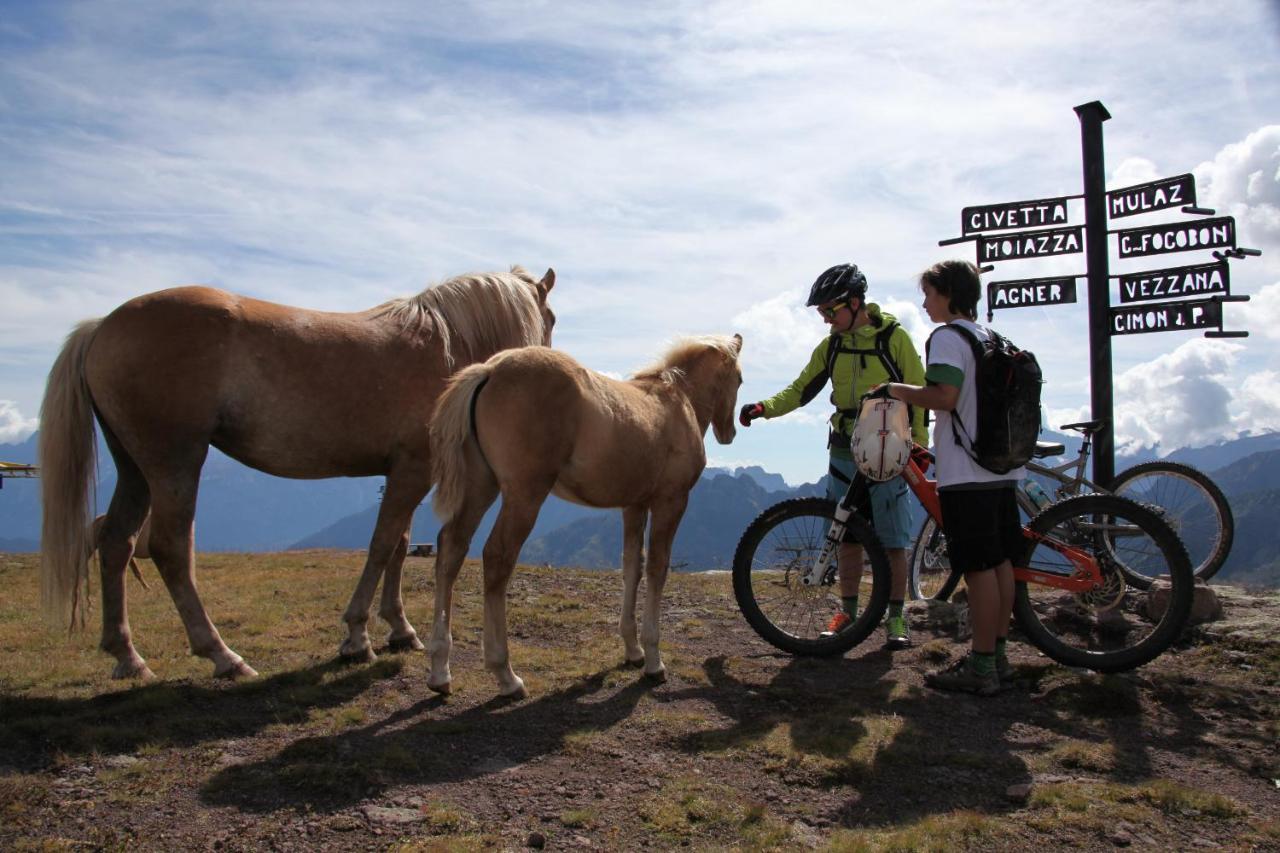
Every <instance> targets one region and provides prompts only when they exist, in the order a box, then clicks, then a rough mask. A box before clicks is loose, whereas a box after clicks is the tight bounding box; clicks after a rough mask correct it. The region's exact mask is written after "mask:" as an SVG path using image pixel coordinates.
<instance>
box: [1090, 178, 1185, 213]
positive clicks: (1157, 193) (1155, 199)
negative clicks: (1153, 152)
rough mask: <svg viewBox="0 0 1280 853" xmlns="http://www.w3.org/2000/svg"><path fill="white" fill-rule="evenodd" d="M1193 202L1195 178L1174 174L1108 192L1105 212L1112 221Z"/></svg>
mask: <svg viewBox="0 0 1280 853" xmlns="http://www.w3.org/2000/svg"><path fill="white" fill-rule="evenodd" d="M1195 203H1196V179H1195V176H1194V175H1177V176H1175V177H1172V178H1161V179H1160V180H1158V181H1151V182H1150V183H1147V184H1138V185H1137V186H1132V187H1125V188H1123V189H1119V190H1111V191H1110V192H1108V193H1107V213H1109V214H1110V215H1111V218H1112V219H1118V218H1120V217H1121V216H1137V215H1138V214H1139V213H1150V212H1151V211H1153V210H1165V209H1166V208H1170V207H1182V206H1183V205H1194V204H1195Z"/></svg>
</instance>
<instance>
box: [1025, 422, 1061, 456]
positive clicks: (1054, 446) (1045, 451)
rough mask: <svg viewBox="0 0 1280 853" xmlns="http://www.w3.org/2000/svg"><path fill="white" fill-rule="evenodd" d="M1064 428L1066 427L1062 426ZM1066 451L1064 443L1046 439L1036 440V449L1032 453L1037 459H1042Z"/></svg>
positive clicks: (1059, 454)
mask: <svg viewBox="0 0 1280 853" xmlns="http://www.w3.org/2000/svg"><path fill="white" fill-rule="evenodd" d="M1063 429H1066V427H1063ZM1066 452H1067V447H1066V445H1065V444H1058V443H1051V442H1048V441H1037V442H1036V451H1035V453H1033V454H1032V455H1033V456H1035V458H1037V459H1043V458H1045V457H1046V456H1061V455H1062V454H1064V453H1066Z"/></svg>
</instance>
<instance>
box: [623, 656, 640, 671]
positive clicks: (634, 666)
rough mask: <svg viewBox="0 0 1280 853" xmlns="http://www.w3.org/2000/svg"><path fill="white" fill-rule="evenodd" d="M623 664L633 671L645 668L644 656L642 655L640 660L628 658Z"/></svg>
mask: <svg viewBox="0 0 1280 853" xmlns="http://www.w3.org/2000/svg"><path fill="white" fill-rule="evenodd" d="M623 663H624V664H625V665H627V666H629V667H631V668H632V669H639V668H640V667H642V666H644V655H641V656H640V657H638V658H627V659H626V660H624V661H623Z"/></svg>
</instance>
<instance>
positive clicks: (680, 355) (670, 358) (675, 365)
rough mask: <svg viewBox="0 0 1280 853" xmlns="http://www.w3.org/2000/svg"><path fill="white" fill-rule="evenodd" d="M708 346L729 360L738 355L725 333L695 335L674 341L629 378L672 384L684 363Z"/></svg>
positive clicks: (680, 372)
mask: <svg viewBox="0 0 1280 853" xmlns="http://www.w3.org/2000/svg"><path fill="white" fill-rule="evenodd" d="M708 348H710V349H714V350H718V351H719V352H720V354H721V355H723V356H724V357H725V358H727V359H729V360H730V361H732V360H734V359H736V358H737V357H738V352H737V348H736V346H735V342H734V340H733V338H731V337H729V336H727V335H696V336H693V337H688V338H681V339H680V340H678V341H676V342H675V343H674V344H672V345H671V348H670V349H668V350H667V352H666V354H665V355H663V356H662V358H660V359H659V360H658V361H657V362H655V363H654V364H651V365H649V366H648V367H646V368H644V369H643V370H641V371H639V372H637V373H636V374H635V375H634V376H632V377H631V378H632V379H639V380H657V381H659V382H661V383H662V384H663V385H672V384H674V383H675V382H676V381H677V380H678V379H680V378H681V377H683V376H684V374H685V368H684V365H685V364H687V363H688V362H689V360H690V359H692V358H694V357H696V356H698V355H701V354H702V352H703V351H704V350H706V349H708Z"/></svg>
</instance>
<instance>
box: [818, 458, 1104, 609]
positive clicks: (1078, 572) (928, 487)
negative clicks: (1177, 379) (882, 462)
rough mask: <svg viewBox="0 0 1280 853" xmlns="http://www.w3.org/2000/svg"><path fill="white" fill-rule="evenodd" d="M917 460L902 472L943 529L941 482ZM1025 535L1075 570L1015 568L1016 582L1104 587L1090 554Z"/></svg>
mask: <svg viewBox="0 0 1280 853" xmlns="http://www.w3.org/2000/svg"><path fill="white" fill-rule="evenodd" d="M917 449H918V450H919V451H923V452H924V453H927V452H928V451H925V450H924V448H920V447H919V446H918V445H917ZM916 457H917V451H916V450H913V451H912V454H911V457H910V458H909V459H908V460H907V467H906V468H904V469H903V471H902V477H903V479H905V480H906V481H907V485H908V486H909V487H910V488H911V491H912V492H913V493H914V494H915V496H916V499H917V500H919V501H920V504H921V505H922V506H923V507H924V508H925V512H927V513H929V516H930V517H931V518H933V520H934V522H935V523H937V524H938V526H939V527H941V526H942V502H941V501H940V500H939V499H938V483H937V481H936V480H930V479H928V478H927V477H926V476H925V474H924V469H923V468H922V467H921V466H920V464H919V463H918V462H917V461H916ZM1072 464H1074V463H1072ZM850 489H852V486H850ZM841 503H842V505H843V503H844V502H843V501H842V502H841ZM837 513H838V510H837ZM1022 535H1023V536H1025V537H1027V538H1028V539H1036V540H1038V541H1041V542H1044V543H1046V544H1047V545H1049V547H1051V548H1053V549H1054V550H1055V551H1057V552H1059V553H1060V554H1062V555H1063V556H1064V557H1066V558H1067V559H1068V560H1070V561H1071V565H1072V566H1073V567H1074V568H1075V571H1074V572H1072V573H1071V574H1069V575H1060V574H1057V573H1055V572H1042V571H1039V570H1037V569H1032V568H1027V567H1020V566H1014V567H1013V577H1014V580H1020V581H1025V582H1026V583H1034V584H1040V585H1041V586H1051V587H1055V588H1057V589H1062V590H1066V591H1067V592H1073V593H1081V592H1089V591H1091V590H1095V589H1100V588H1101V587H1102V572H1101V571H1100V570H1099V569H1098V563H1097V561H1096V560H1094V558H1093V557H1092V556H1090V555H1089V554H1087V553H1085V552H1084V551H1081V550H1080V549H1079V548H1073V547H1071V546H1070V545H1067V544H1066V543H1063V542H1058V541H1057V540H1054V539H1050V538H1048V537H1044V536H1039V535H1037V534H1035V533H1032V532H1031V531H1030V530H1028V529H1027V528H1026V526H1025V525H1024V526H1023V528H1022Z"/></svg>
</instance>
